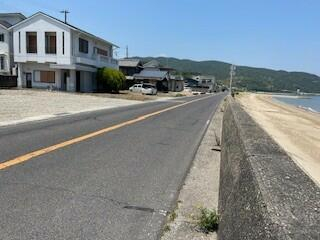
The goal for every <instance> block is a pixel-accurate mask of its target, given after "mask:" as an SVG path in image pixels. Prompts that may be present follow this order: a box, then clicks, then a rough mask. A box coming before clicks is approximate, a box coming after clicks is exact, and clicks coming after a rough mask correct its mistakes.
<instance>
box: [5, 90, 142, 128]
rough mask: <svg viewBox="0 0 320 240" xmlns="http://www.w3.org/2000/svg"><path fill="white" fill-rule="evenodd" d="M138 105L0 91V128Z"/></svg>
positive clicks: (60, 94)
mask: <svg viewBox="0 0 320 240" xmlns="http://www.w3.org/2000/svg"><path fill="white" fill-rule="evenodd" d="M138 103H141V101H134V100H125V99H116V98H105V97H96V96H92V95H86V94H76V93H65V92H50V91H46V90H33V89H32V90H0V126H5V125H11V124H17V123H21V122H27V121H34V120H41V119H46V118H50V117H56V116H59V115H63V114H73V113H79V112H84V111H92V110H99V109H107V108H115V107H121V106H128V105H132V104H138Z"/></svg>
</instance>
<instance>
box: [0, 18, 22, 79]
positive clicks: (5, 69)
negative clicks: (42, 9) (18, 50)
mask: <svg viewBox="0 0 320 240" xmlns="http://www.w3.org/2000/svg"><path fill="white" fill-rule="evenodd" d="M24 19H26V17H25V16H24V15H22V14H21V13H0V75H11V74H12V72H13V71H12V68H13V67H14V64H13V46H12V43H13V40H12V32H11V31H10V30H9V28H10V27H12V26H13V25H15V24H17V23H18V22H21V21H22V20H24ZM14 72H15V71H14Z"/></svg>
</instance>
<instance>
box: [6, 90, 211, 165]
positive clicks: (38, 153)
mask: <svg viewBox="0 0 320 240" xmlns="http://www.w3.org/2000/svg"><path fill="white" fill-rule="evenodd" d="M209 97H211V96H208V97H202V98H198V99H195V100H192V101H189V102H185V103H182V104H178V105H175V106H172V107H168V108H165V109H162V110H159V111H156V112H152V113H149V114H145V115H142V116H140V117H137V118H134V119H132V120H128V121H125V122H122V123H119V124H116V125H113V126H111V127H107V128H103V129H100V130H98V131H95V132H92V133H89V134H86V135H83V136H80V137H76V138H73V139H70V140H67V141H64V142H61V143H58V144H55V145H52V146H49V147H46V148H42V149H39V150H36V151H33V152H30V153H27V154H24V155H21V156H19V157H16V158H14V159H11V160H8V161H5V162H3V163H0V170H3V169H5V168H8V167H11V166H14V165H16V164H19V163H23V162H26V161H28V160H30V159H32V158H34V157H38V156H41V155H44V154H47V153H50V152H52V151H55V150H57V149H60V148H64V147H66V146H69V145H72V144H75V143H78V142H82V141H85V140H87V139H90V138H93V137H96V136H98V135H101V134H104V133H107V132H110V131H113V130H116V129H118V128H122V127H124V126H128V125H131V124H134V123H137V122H140V121H143V120H145V119H147V118H150V117H152V116H155V115H159V114H161V113H163V112H167V111H170V110H173V109H175V108H178V107H182V106H185V105H187V104H190V103H193V102H197V101H200V100H204V99H207V98H209Z"/></svg>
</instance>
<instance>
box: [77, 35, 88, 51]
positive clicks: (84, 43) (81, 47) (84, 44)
mask: <svg viewBox="0 0 320 240" xmlns="http://www.w3.org/2000/svg"><path fill="white" fill-rule="evenodd" d="M88 46H89V42H88V41H87V40H84V39H82V38H79V52H82V53H88Z"/></svg>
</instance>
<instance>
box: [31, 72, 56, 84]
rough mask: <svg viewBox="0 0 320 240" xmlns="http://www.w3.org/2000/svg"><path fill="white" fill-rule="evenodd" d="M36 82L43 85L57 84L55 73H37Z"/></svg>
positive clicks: (35, 74)
mask: <svg viewBox="0 0 320 240" xmlns="http://www.w3.org/2000/svg"><path fill="white" fill-rule="evenodd" d="M34 81H35V82H42V83H55V82H56V81H55V72H54V71H35V73H34Z"/></svg>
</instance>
